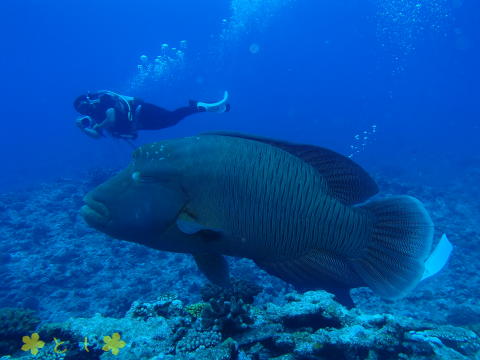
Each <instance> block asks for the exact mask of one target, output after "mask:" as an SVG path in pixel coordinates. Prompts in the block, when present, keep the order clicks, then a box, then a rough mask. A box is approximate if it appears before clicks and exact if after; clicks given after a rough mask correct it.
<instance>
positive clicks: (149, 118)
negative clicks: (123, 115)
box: [137, 102, 202, 130]
mask: <svg viewBox="0 0 480 360" xmlns="http://www.w3.org/2000/svg"><path fill="white" fill-rule="evenodd" d="M199 112H202V110H201V109H199V108H198V107H197V106H196V102H191V103H190V105H189V106H184V107H181V108H178V109H176V110H173V111H170V110H167V109H164V108H161V107H159V106H156V105H153V104H148V103H144V104H142V105H141V108H140V109H138V114H137V119H138V121H137V128H138V130H157V129H163V128H167V127H170V126H173V125H176V124H178V123H179V122H180V121H181V120H182V119H184V118H185V117H187V116H190V115H193V114H196V113H199Z"/></svg>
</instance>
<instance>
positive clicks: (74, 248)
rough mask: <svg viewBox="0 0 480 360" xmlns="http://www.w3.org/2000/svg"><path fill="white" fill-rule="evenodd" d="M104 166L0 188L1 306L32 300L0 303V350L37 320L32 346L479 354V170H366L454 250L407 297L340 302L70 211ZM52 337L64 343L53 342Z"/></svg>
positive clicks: (243, 355) (82, 353)
mask: <svg viewBox="0 0 480 360" xmlns="http://www.w3.org/2000/svg"><path fill="white" fill-rule="evenodd" d="M109 173H110V170H106V171H105V172H102V171H100V170H98V171H92V173H91V174H90V175H89V176H90V177H89V178H86V179H85V181H84V182H78V181H75V180H72V179H60V180H58V181H57V182H54V183H49V184H43V185H40V186H38V187H36V188H33V189H29V190H28V191H23V192H22V191H19V192H16V193H10V194H3V195H0V276H1V278H2V286H1V287H0V307H1V308H8V307H10V308H12V307H16V308H23V309H32V310H34V311H35V315H34V314H33V313H32V312H31V311H30V310H21V309H20V310H12V309H10V310H2V311H4V312H2V311H0V322H1V326H0V356H2V355H6V354H9V355H14V356H15V357H22V358H28V357H31V358H34V357H33V355H31V354H30V353H28V354H27V353H26V352H22V351H21V350H20V348H21V346H22V336H26V335H28V336H31V335H32V333H33V332H38V333H39V334H40V337H41V340H42V341H44V342H45V346H44V347H43V348H41V349H39V353H38V355H37V356H36V357H35V358H36V359H39V358H45V359H60V358H65V359H80V360H83V359H86V360H87V359H99V358H107V357H112V356H115V355H112V352H111V351H110V352H109V353H107V352H106V351H104V350H102V348H103V347H104V346H105V342H104V337H105V336H110V337H111V338H112V336H113V334H114V333H119V335H120V336H121V340H122V341H125V346H124V347H122V348H120V347H119V348H118V355H117V356H116V357H117V358H118V359H155V360H157V359H195V360H199V359H322V358H325V359H327V358H339V359H367V358H368V359H375V358H376V359H398V358H405V359H407V358H408V359H447V358H448V359H474V358H475V357H477V358H478V357H479V355H478V352H479V340H478V336H479V335H480V305H479V304H478V298H480V276H478V273H479V272H478V261H477V259H478V257H479V255H480V246H479V240H480V228H479V227H478V223H479V219H480V207H479V206H478V201H477V199H478V196H479V195H480V187H479V186H478V184H479V183H480V182H478V181H473V180H472V179H470V180H469V182H468V184H469V185H468V187H469V189H468V192H467V191H464V190H465V189H463V188H462V186H463V185H462V184H459V185H458V186H457V187H455V186H452V187H450V188H449V189H445V190H441V189H434V188H429V187H426V186H417V185H411V184H404V183H401V182H400V181H396V180H392V179H389V180H388V181H387V180H385V179H384V178H382V177H381V176H375V177H376V178H377V179H380V181H379V183H380V187H381V188H382V190H383V193H384V194H389V193H391V194H398V193H402V194H411V195H414V196H417V197H419V198H420V199H421V200H422V201H424V202H425V204H426V206H427V208H428V209H429V211H430V212H431V215H432V217H433V219H434V222H435V224H436V229H437V230H436V231H437V234H436V238H437V239H438V238H439V237H440V235H441V234H442V233H447V234H448V235H449V238H450V240H451V241H452V243H453V244H454V253H453V256H452V258H451V260H450V262H449V263H448V265H447V267H446V268H445V269H444V270H442V272H440V273H439V274H438V275H436V276H434V277H432V278H429V279H427V280H426V281H424V282H422V283H420V284H419V286H418V287H417V288H416V289H415V291H414V292H412V293H411V294H410V295H409V296H408V297H406V298H405V299H401V300H398V301H394V302H392V301H384V300H381V299H379V298H378V297H376V296H375V295H373V294H372V292H371V291H370V290H369V289H366V288H360V289H355V290H354V291H352V296H353V299H354V302H355V305H356V306H355V308H353V309H351V310H348V309H345V308H344V307H343V306H341V305H340V304H338V303H336V302H335V301H334V300H333V298H332V296H331V295H330V294H328V293H325V292H323V291H315V292H307V293H305V294H300V293H296V292H295V291H293V289H292V287H291V286H289V285H288V284H285V283H284V282H282V281H281V280H279V279H277V278H275V277H272V276H270V275H268V274H266V273H265V272H264V271H262V270H260V269H259V268H258V267H257V266H256V265H255V264H254V263H253V262H251V261H249V260H237V259H228V262H229V265H230V268H231V274H232V277H233V281H232V287H230V288H227V289H223V288H218V287H216V286H214V285H211V284H207V282H206V280H205V279H204V277H203V275H202V274H200V273H199V271H198V270H197V267H196V265H195V263H194V261H193V260H192V259H191V256H190V255H183V254H171V253H165V252H160V251H155V250H152V249H149V248H146V247H142V246H139V245H137V244H131V243H127V242H122V241H117V240H112V239H110V238H108V237H106V236H104V235H101V234H98V233H96V232H95V231H93V230H91V229H90V228H88V227H87V226H86V225H85V224H84V223H83V221H82V220H81V219H79V217H78V215H77V212H78V209H79V208H80V206H81V205H82V197H83V195H84V194H85V193H86V192H87V191H88V190H89V189H90V188H91V187H92V186H94V185H95V184H97V183H98V182H99V181H102V179H103V178H104V177H105V176H108V175H109ZM477 178H478V176H477ZM461 190H462V191H461ZM458 214H461V216H458ZM235 279H241V280H235ZM253 284H261V285H262V287H261V288H259V287H258V286H256V285H253ZM160 294H164V295H160ZM39 319H41V320H42V323H41V324H40V325H39ZM54 338H56V339H57V340H58V341H60V342H63V344H61V346H60V347H57V351H58V349H59V348H61V349H64V348H65V349H68V351H66V352H65V353H59V352H55V345H56V343H55V340H54ZM85 349H88V350H89V351H88V352H87V351H86V350H85ZM11 359H14V357H12V358H11ZM2 360H3V359H2Z"/></svg>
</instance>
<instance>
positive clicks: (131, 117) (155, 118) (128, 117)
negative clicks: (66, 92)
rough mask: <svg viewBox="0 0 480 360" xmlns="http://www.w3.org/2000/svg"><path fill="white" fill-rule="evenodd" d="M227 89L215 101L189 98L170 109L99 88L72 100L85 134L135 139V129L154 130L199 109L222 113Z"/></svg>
mask: <svg viewBox="0 0 480 360" xmlns="http://www.w3.org/2000/svg"><path fill="white" fill-rule="evenodd" d="M227 101H228V92H227V91H225V94H224V97H223V99H222V100H220V101H218V102H216V103H204V102H200V101H198V102H197V101H193V100H190V101H189V105H188V106H185V107H180V108H178V109H176V110H173V111H170V110H167V109H164V108H161V107H159V106H156V105H153V104H149V103H146V102H144V101H143V100H141V99H138V98H135V97H130V96H125V95H120V94H117V93H114V92H113V91H108V90H102V91H98V92H95V93H88V94H85V95H80V96H79V97H77V98H76V99H75V101H74V102H73V106H74V108H75V110H77V112H79V113H80V114H82V115H83V116H81V117H79V118H78V119H77V126H78V127H79V128H80V129H81V130H82V131H83V132H84V133H85V134H87V135H88V136H90V137H92V138H96V139H98V138H100V137H103V136H105V135H106V133H107V134H109V135H111V136H113V137H116V138H120V139H125V140H133V139H136V138H137V136H138V134H137V132H138V130H158V129H163V128H166V127H170V126H173V125H175V124H177V123H178V122H179V121H180V120H182V119H183V118H185V117H187V116H189V115H192V114H196V113H200V112H206V111H207V112H216V113H222V112H227V111H229V110H230V105H229V104H228V103H227Z"/></svg>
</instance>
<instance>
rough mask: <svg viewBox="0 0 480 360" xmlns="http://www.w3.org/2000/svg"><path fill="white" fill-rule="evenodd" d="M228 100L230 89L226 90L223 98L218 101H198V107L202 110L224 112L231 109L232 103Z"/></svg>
mask: <svg viewBox="0 0 480 360" xmlns="http://www.w3.org/2000/svg"><path fill="white" fill-rule="evenodd" d="M227 101H228V91H225V93H224V94H223V99H222V100H220V101H217V102H215V103H205V102H201V101H199V102H197V108H198V110H200V111H208V112H216V113H223V112H227V111H229V110H230V105H229V104H227Z"/></svg>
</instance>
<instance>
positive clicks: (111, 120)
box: [93, 108, 115, 130]
mask: <svg viewBox="0 0 480 360" xmlns="http://www.w3.org/2000/svg"><path fill="white" fill-rule="evenodd" d="M114 124H115V109H114V108H109V109H107V111H105V120H103V121H102V122H101V123H100V124H96V125H94V126H93V130H97V129H98V130H101V129H105V128H109V127H112V126H113V125H114Z"/></svg>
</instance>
